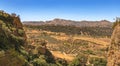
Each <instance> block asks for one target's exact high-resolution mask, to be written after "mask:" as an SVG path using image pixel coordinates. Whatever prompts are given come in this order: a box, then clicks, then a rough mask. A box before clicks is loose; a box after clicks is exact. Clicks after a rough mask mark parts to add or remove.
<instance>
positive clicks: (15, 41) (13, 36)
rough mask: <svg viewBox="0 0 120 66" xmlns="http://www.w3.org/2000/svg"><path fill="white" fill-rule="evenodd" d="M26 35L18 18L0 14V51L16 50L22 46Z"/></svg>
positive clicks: (3, 13)
mask: <svg viewBox="0 0 120 66" xmlns="http://www.w3.org/2000/svg"><path fill="white" fill-rule="evenodd" d="M25 40H26V35H25V32H24V30H23V26H22V23H21V21H20V18H19V16H16V15H10V14H7V13H5V12H0V49H2V50H7V49H10V48H15V49H18V48H19V46H20V45H24V44H25Z"/></svg>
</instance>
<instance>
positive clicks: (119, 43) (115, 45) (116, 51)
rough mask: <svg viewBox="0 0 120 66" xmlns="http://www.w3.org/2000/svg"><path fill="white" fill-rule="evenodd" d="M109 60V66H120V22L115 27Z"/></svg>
mask: <svg viewBox="0 0 120 66" xmlns="http://www.w3.org/2000/svg"><path fill="white" fill-rule="evenodd" d="M107 60H108V61H107V66H120V20H117V22H116V23H115V26H114V31H113V34H112V37H111V45H110V47H109V51H108V59H107Z"/></svg>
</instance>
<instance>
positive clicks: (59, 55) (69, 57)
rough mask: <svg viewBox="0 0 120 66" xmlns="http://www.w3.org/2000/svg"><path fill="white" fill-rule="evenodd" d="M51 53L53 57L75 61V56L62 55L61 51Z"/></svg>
mask: <svg viewBox="0 0 120 66" xmlns="http://www.w3.org/2000/svg"><path fill="white" fill-rule="evenodd" d="M51 53H52V54H53V56H55V57H56V58H61V59H65V60H67V61H72V60H73V59H74V57H73V56H71V55H68V54H65V53H61V52H60V51H51Z"/></svg>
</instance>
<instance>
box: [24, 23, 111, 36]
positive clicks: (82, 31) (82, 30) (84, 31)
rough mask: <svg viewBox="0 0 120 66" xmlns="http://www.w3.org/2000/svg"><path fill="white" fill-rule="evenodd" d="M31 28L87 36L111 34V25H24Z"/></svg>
mask: <svg viewBox="0 0 120 66" xmlns="http://www.w3.org/2000/svg"><path fill="white" fill-rule="evenodd" d="M25 26H26V27H29V28H32V29H42V30H47V31H52V32H63V33H66V34H68V35H71V34H72V35H74V34H78V35H89V36H95V37H96V36H107V37H110V36H111V34H112V28H111V27H75V26H62V25H40V26H31V25H25Z"/></svg>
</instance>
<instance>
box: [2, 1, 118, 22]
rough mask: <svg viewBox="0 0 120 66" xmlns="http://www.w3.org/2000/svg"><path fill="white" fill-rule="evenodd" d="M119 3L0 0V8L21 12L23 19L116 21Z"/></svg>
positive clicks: (9, 11) (10, 11)
mask: <svg viewBox="0 0 120 66" xmlns="http://www.w3.org/2000/svg"><path fill="white" fill-rule="evenodd" d="M119 3H120V0H0V10H4V11H6V12H8V13H16V14H19V15H20V18H21V20H22V21H42V20H44V21H45V20H52V19H54V18H61V19H70V20H77V21H80V20H92V21H95V20H103V19H107V20H109V21H114V20H113V19H114V18H115V17H119V16H120V4H119Z"/></svg>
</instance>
